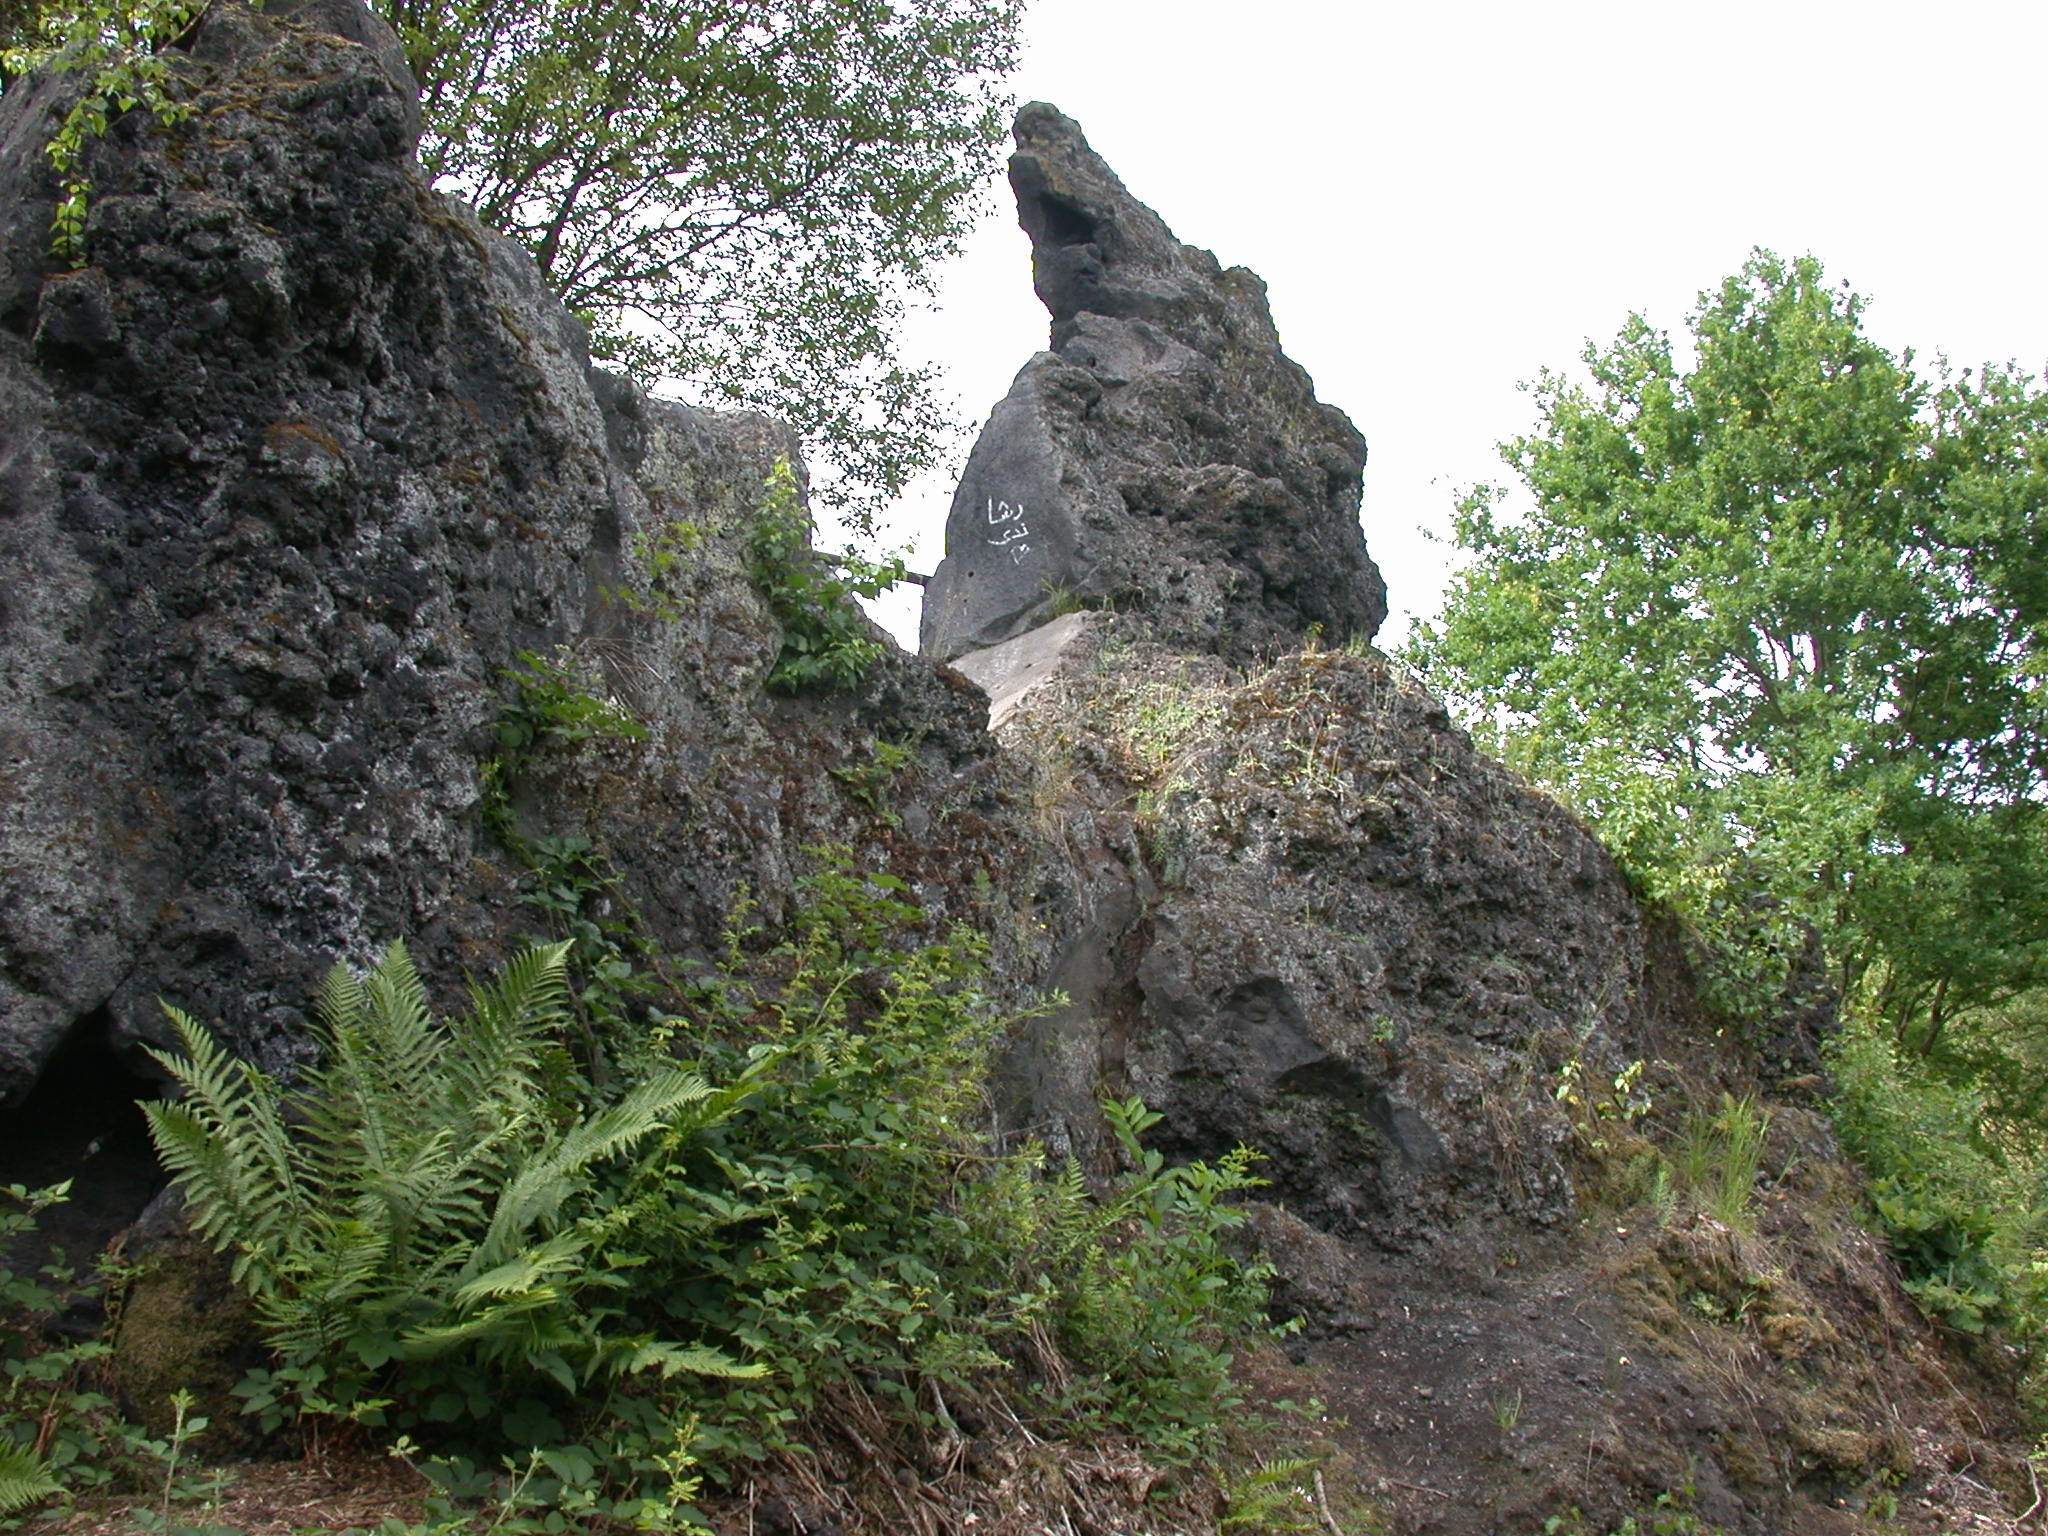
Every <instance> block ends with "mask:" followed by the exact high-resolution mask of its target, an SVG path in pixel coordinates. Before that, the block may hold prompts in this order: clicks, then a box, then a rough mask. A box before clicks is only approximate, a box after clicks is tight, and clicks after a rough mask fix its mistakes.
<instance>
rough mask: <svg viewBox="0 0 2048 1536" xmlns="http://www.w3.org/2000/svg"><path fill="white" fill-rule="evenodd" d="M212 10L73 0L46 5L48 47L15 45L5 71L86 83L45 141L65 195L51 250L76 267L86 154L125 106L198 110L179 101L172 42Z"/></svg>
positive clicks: (173, 112) (81, 249)
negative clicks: (168, 48)
mask: <svg viewBox="0 0 2048 1536" xmlns="http://www.w3.org/2000/svg"><path fill="white" fill-rule="evenodd" d="M204 9H205V6H204V4H203V3H201V0H72V3H66V4H57V5H51V6H46V7H44V8H42V11H41V15H42V34H43V36H42V41H41V46H39V47H33V48H22V49H10V50H8V51H7V52H6V53H5V54H4V55H0V69H4V70H5V72H6V74H7V75H8V76H10V77H13V76H19V75H24V74H27V73H29V72H30V71H32V70H34V71H48V72H51V73H60V74H75V75H78V76H80V77H81V78H82V79H83V80H84V82H85V84H84V87H83V89H82V90H81V91H80V92H79V94H78V97H77V99H76V100H75V101H73V102H72V104H71V108H70V110H69V111H67V112H66V113H65V114H64V121H63V122H61V123H59V124H58V125H57V131H56V133H55V134H54V135H52V137H51V139H50V142H49V143H48V144H47V145H46V146H45V153H47V154H48V156H49V159H50V164H51V166H52V167H53V168H54V169H55V171H56V172H57V179H58V183H59V185H60V187H61V188H62V194H61V196H60V197H59V199H58V202H57V212H56V215H55V217H54V218H53V219H52V220H51V226H50V244H51V249H52V250H53V251H54V253H55V254H56V255H57V256H58V258H59V259H61V260H63V261H65V262H67V263H68V264H69V265H71V266H73V267H82V266H84V265H85V258H86V251H85V220H86V213H87V209H88V204H89V201H90V199H91V195H92V178H91V177H90V176H89V175H88V174H87V173H86V170H85V156H86V152H87V150H88V149H90V148H91V146H92V145H93V143H94V142H95V141H96V140H98V139H99V138H101V137H102V136H103V135H104V134H105V133H106V131H107V124H108V123H109V122H111V121H112V120H113V119H114V117H116V116H117V115H119V114H120V113H123V112H131V111H134V110H136V109H137V108H143V109H146V110H148V111H149V112H150V113H151V114H152V115H153V116H154V117H155V118H156V120H157V121H158V122H160V123H164V124H167V125H168V124H172V123H178V122H182V121H184V120H185V119H187V118H189V117H190V116H191V115H192V108H191V106H190V104H189V103H187V102H185V101H182V100H180V99H179V97H178V94H177V87H176V82H175V81H174V79H173V78H172V75H171V70H170V64H169V61H168V60H167V59H166V58H165V56H164V53H163V49H164V47H165V45H167V44H169V43H171V42H173V41H175V40H176V39H177V38H178V37H180V36H181V35H183V34H184V32H185V31H186V30H187V29H188V28H189V27H190V26H191V25H192V22H193V19H194V18H195V17H197V16H198V14H199V13H200V12H201V11H202V10H204Z"/></svg>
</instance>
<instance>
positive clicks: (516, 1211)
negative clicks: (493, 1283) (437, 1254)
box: [471, 1072, 711, 1273]
mask: <svg viewBox="0 0 2048 1536" xmlns="http://www.w3.org/2000/svg"><path fill="white" fill-rule="evenodd" d="M710 1095H711V1088H710V1086H709V1085H708V1084H707V1083H706V1082H705V1081H704V1079H703V1078H701V1077H699V1076H698V1075H697V1074H696V1073H694V1072H665V1073H663V1074H662V1075H661V1076H660V1077H657V1078H654V1079H652V1080H650V1081H648V1082H645V1083H642V1084H641V1085H640V1086H639V1087H637V1088H635V1089H634V1090H633V1091H632V1092H631V1093H629V1094H627V1095H626V1097H625V1098H623V1099H621V1100H620V1101H619V1102H618V1103H616V1104H614V1105H612V1106H611V1108H609V1109H607V1110H605V1111H604V1112H603V1113H601V1114H598V1115H595V1116H593V1117H592V1118H591V1119H588V1120H584V1121H581V1122H579V1123H577V1124H576V1125H573V1126H571V1127H570V1128H569V1129H568V1130H567V1131H565V1132H564V1133H563V1134H562V1136H561V1138H560V1139H559V1140H557V1141H556V1142H555V1144H554V1145H553V1146H552V1147H550V1148H549V1149H548V1150H547V1151H546V1152H545V1153H544V1154H543V1155H541V1156H539V1157H536V1158H535V1159H533V1160H532V1161H531V1162H529V1163H528V1164H527V1165H526V1166H525V1167H523V1168H522V1169H520V1170H519V1172H518V1174H517V1176H516V1177H514V1178H513V1180H512V1182H511V1184H509V1185H508V1186H507V1187H506V1189H505V1192H504V1193H503V1194H502V1195H501V1196H500V1197H499V1199H498V1206H497V1209H496V1210H495V1211H494V1212H492V1215H491V1225H490V1229H489V1230H488V1231H487V1232H486V1233H485V1234H484V1237H483V1240H482V1241H481V1242H479V1243H478V1244H477V1247H476V1254H475V1257H474V1258H473V1259H472V1260H471V1267H472V1268H473V1269H474V1270H475V1271H476V1272H478V1273H481V1272H483V1271H485V1270H489V1269H492V1268H495V1267H496V1266H497V1265H499V1264H502V1263H504V1262H505V1261H506V1260H507V1259H509V1258H511V1256H512V1255H513V1253H514V1252H516V1251H517V1249H518V1248H519V1246H520V1245H521V1244H522V1243H524V1242H525V1240H526V1237H527V1234H528V1233H530V1232H532V1231H533V1230H534V1228H535V1227H536V1226H538V1225H540V1224H542V1223H543V1222H546V1221H549V1220H552V1219H553V1217H554V1215H555V1213H556V1212H557V1211H558V1210H559V1209H560V1208H561V1204H562V1201H563V1200H564V1199H565V1198H567V1196H568V1194H569V1193H570V1191H571V1190H572V1189H573V1188H574V1187H575V1184H576V1175H578V1174H580V1173H581V1172H582V1171H583V1170H584V1169H586V1168H588V1167H589V1166H590V1165H591V1164H592V1163H595V1162H599V1161H602V1160H603V1159H604V1158H607V1157H610V1156H612V1155H613V1154H614V1153H617V1152H622V1151H624V1150H626V1149H627V1148H628V1147H630V1146H632V1145H633V1144H634V1143H635V1142H638V1141H641V1140H643V1139H644V1138H646V1137H648V1136H651V1135H653V1134H654V1133H655V1132H656V1131H659V1130H661V1129H662V1128H663V1127H664V1126H665V1125H666V1124H667V1122H668V1119H669V1117H670V1116H671V1115H673V1114H674V1113H675V1111H677V1110H678V1109H680V1108H682V1107H684V1106H685V1105H688V1104H692V1103H696V1102H697V1101H699V1100H702V1099H706V1098H709V1097H710Z"/></svg>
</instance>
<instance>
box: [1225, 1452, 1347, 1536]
mask: <svg viewBox="0 0 2048 1536" xmlns="http://www.w3.org/2000/svg"><path fill="white" fill-rule="evenodd" d="M1315 1465H1316V1464H1315V1463H1314V1462H1313V1461H1311V1460H1308V1459H1306V1458H1303V1457H1298V1456H1292V1457H1284V1458H1281V1459H1278V1460H1272V1461H1265V1460H1261V1461H1259V1462H1256V1463H1255V1464H1253V1465H1252V1466H1250V1467H1247V1468H1246V1469H1245V1470H1244V1471H1242V1472H1239V1473H1236V1474H1235V1475H1233V1476H1229V1477H1226V1478H1225V1479H1224V1480H1223V1515H1222V1518H1221V1519H1219V1520H1218V1521H1217V1522H1216V1524H1217V1528H1218V1529H1219V1530H1225V1531H1243V1532H1246V1533H1248V1536H1269V1533H1272V1536H1278V1533H1282V1532H1301V1531H1321V1530H1322V1529H1323V1528H1324V1527H1323V1522H1322V1520H1321V1518H1320V1517H1319V1516H1318V1514H1317V1512H1316V1505H1315V1494H1314V1491H1313V1487H1312V1484H1311V1477H1312V1475H1313V1473H1314V1472H1315Z"/></svg>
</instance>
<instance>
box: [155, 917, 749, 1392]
mask: <svg viewBox="0 0 2048 1536" xmlns="http://www.w3.org/2000/svg"><path fill="white" fill-rule="evenodd" d="M568 953H569V946H568V945H567V944H553V945H546V946H542V947H538V948H534V949H531V950H528V951H526V952H525V953H523V954H521V955H519V956H518V957H516V958H515V959H514V960H513V961H512V962H511V964H510V965H508V966H507V967H506V969H505V971H504V973H503V975H502V976H501V977H500V978H499V979H498V980H497V981H496V982H495V983H493V984H491V985H488V986H474V987H472V989H471V1009H470V1012H469V1013H468V1014H467V1015H466V1016H465V1017H463V1018H461V1019H457V1020H454V1021H450V1022H448V1023H439V1022H436V1021H435V1019H434V1018H433V1016H432V1014H431V1013H430V1011H429V1009H428V1005H427V996H426V989H425V986H424V985H423V984H422V982H421V980H420V976H419V972H418V970H417V969H416V968H415V967H414V965H413V963H412V960H411V957H410V956H409V955H408V954H407V953H406V951H405V947H404V946H403V945H402V944H393V945H392V946H391V947H390V948H389V949H388V950H386V951H385V953H384V955H383V957H382V959H380V960H379V961H378V963H377V965H376V966H375V967H374V968H373V969H372V970H371V971H370V972H369V973H368V974H367V975H364V976H360V977H359V976H355V975H353V974H351V973H350V972H349V971H348V970H347V969H345V968H344V967H339V966H337V967H336V968H335V969H334V970H333V971H332V972H330V973H329V975H328V976H327V978H326V980H325V982H324V983H323V984H322V985H321V988H320V991H319V994H318V999H317V1003H316V1010H315V1011H316V1017H317V1021H318V1029H317V1033H318V1039H319V1043H320V1046H321V1051H322V1058H323V1060H322V1065H321V1066H320V1067H319V1068H317V1069H315V1070H313V1071H310V1072H308V1073H307V1074H306V1075H305V1080H304V1084H303V1086H302V1087H301V1088H300V1089H299V1090H298V1091H296V1092H293V1093H290V1094H286V1093H285V1092H284V1091H283V1090H281V1089H280V1088H279V1087H278V1085H277V1084H276V1083H275V1082H273V1081H272V1080H271V1079H269V1078H267V1077H265V1076H264V1075H263V1074H261V1073H259V1072H257V1071H256V1070H255V1069H253V1068H252V1067H249V1066H247V1065H245V1064H243V1063H240V1062H237V1061H235V1060H233V1059H232V1058H230V1057H229V1056H228V1055H227V1054H226V1053H225V1052H224V1051H223V1050H222V1049H221V1048H220V1046H219V1045H218V1044H217V1043H216V1042H215V1041H214V1040H213V1038H212V1036H211V1035H210V1034H208V1033H207V1031H206V1030H205V1029H203V1028H202V1027H201V1026H199V1025H198V1024H197V1023H196V1022H194V1021H193V1020H192V1019H191V1018H189V1017H188V1016H187V1015H185V1014H182V1013H180V1012H178V1011H177V1010H176V1009H172V1008H170V1007H169V1006H168V1005H166V1011H167V1012H168V1013H169V1014H170V1017H171V1020H172V1022H173V1024H174V1025H175V1027H176V1029H177V1032H178V1039H179V1043H180V1045H181V1046H182V1047H183V1049H182V1051H181V1052H178V1053H173V1052H159V1053H157V1060H158V1061H159V1062H161V1063H162V1065H163V1066H164V1068H165V1069H166V1070H167V1071H168V1072H169V1073H170V1074H171V1075H172V1077H173V1078H174V1079H175V1080H176V1081H177V1082H178V1084H179V1085H180V1086H181V1087H182V1088H183V1089H184V1098H183V1099H182V1100H180V1101H177V1102H168V1103H156V1104H146V1105H144V1106H143V1109H144V1112H145V1113H146V1114H147V1116H148V1117H149V1125H150V1133H151V1135H152V1137H153V1138H154V1139H155V1141H156V1144H157V1149H158V1152H159V1155H160V1156H161V1157H162V1159H163V1161H164V1165H165V1167H166V1168H167V1169H169V1170H170V1172H171V1173H172V1174H173V1175H174V1176H175V1177H176V1178H177V1179H178V1181H179V1182H180V1183H181V1184H182V1185H183V1186H184V1189H185V1192H186V1196H187V1199H188V1201H189V1203H190V1205H191V1208H192V1210H193V1213H194V1224H195V1226H196V1227H197V1229H198V1230H199V1232H200V1233H201V1234H202V1235H203V1236H205V1237H206V1238H207V1239H208V1240H209V1241H211V1242H213V1243H214V1244H215V1246H216V1247H218V1248H221V1249H223V1250H232V1251H233V1252H234V1255H235V1259H234V1266H235V1268H234V1272H235V1277H236V1279H237V1281H238V1282H239V1283H240V1284H242V1285H243V1286H244V1287H245V1288H246V1289H248V1290H249V1292H250V1293H251V1294H252V1295H253V1296H254V1297H255V1298H256V1300H257V1304H258V1314H259V1316H260V1317H261V1319H262V1321H263V1325H264V1328H265V1330H266V1334H267V1337H268V1339H269V1342H270V1344H271V1346H272V1347H273V1348H274V1349H275V1350H276V1351H277V1352H278V1354H279V1355H280V1356H281V1357H282V1360H283V1363H284V1365H285V1366H286V1367H287V1368H288V1371H289V1370H296V1371H298V1372H299V1378H295V1379H317V1381H318V1382H319V1383H320V1385H321V1389H322V1394H323V1402H324V1403H325V1404H326V1405H327V1406H340V1407H343V1408H346V1407H347V1406H348V1403H349V1402H350V1401H351V1400H355V1401H364V1400H366V1399H367V1394H368V1393H369V1391H370V1389H371V1387H372V1385H373V1381H374V1379H375V1378H378V1377H379V1375H380V1373H384V1372H385V1368H386V1367H391V1368H393V1369H398V1370H401V1371H402V1369H403V1367H404V1364H405V1363H406V1362H422V1361H451V1360H454V1361H461V1362H465V1363H466V1364H467V1365H469V1366H471V1367H475V1368H480V1369H484V1370H486V1371H487V1372H497V1373H500V1374H504V1373H509V1374H510V1375H511V1376H514V1377H516V1376H519V1375H522V1374H524V1375H529V1376H536V1377H539V1378H542V1379H546V1380H551V1381H554V1382H556V1383H558V1384H559V1385H561V1386H562V1387H563V1388H564V1390H574V1389H575V1388H576V1386H577V1385H579V1384H580V1383H581V1382H585V1381H588V1380H590V1379H591V1378H593V1377H595V1376H598V1375H601V1374H620V1373H624V1372H630V1371H638V1370H648V1371H658V1372H660V1373H662V1374H664V1375H667V1374H671V1373H673V1372H674V1371H676V1370H679V1369H680V1370H690V1371H696V1372H700V1373H707V1374H717V1375H745V1374H750V1370H749V1368H748V1367H745V1366H742V1365H741V1364H739V1363H738V1362H736V1361H733V1360H731V1359H729V1358H727V1357H726V1356H724V1355H722V1354H720V1353H718V1352H717V1351H715V1350H711V1349H707V1348H703V1347H701V1346H691V1345H685V1344H679V1343H672V1342H668V1341H662V1340H656V1339H652V1338H649V1337H647V1336H645V1335H644V1334H633V1335H628V1336H614V1334H613V1332H612V1328H613V1325H614V1321H615V1319H614V1313H613V1311H612V1309H610V1308H608V1307H607V1306H605V1305H603V1304H601V1297H602V1295H603V1294H604V1293H605V1292H606V1291H608V1290H612V1289H616V1287H617V1283H618V1282H617V1281H616V1280H615V1278H614V1277H613V1276H612V1275H611V1273H610V1271H609V1266H608V1264H606V1263H605V1262H603V1261H602V1258H601V1256H600V1255H598V1254H597V1253H595V1252H594V1247H593V1245H594V1242H595V1241H596V1239H597V1238H598V1237H599V1236H600V1235H601V1234H602V1231H603V1224H602V1223H601V1222H598V1221H595V1220H591V1219H588V1218H585V1217H580V1216H578V1215H577V1214H576V1212H577V1210H578V1208H579V1206H580V1203H581V1202H584V1201H586V1200H587V1198H588V1196H589V1195H590V1193H591V1187H592V1180H593V1177H594V1170H596V1169H597V1168H598V1167H599V1166H600V1165H601V1164H604V1163H606V1162H608V1161H609V1160H612V1159H615V1158H618V1157H621V1156H624V1155H627V1154H630V1153H632V1152H633V1151H635V1150H636V1149H637V1148H640V1147H641V1146H643V1145H645V1144H647V1143H649V1142H650V1141H651V1140H652V1139H653V1138H655V1137H656V1136H657V1135H658V1134H661V1133H666V1136H665V1138H664V1143H667V1142H673V1141H675V1140H677V1139H679V1138H681V1137H684V1136H688V1135H691V1134H694V1133H695V1132H696V1131H697V1130H699V1129H701V1128H702V1127H703V1126H704V1125H706V1124H709V1123H711V1122H712V1121H713V1120H714V1119H718V1118H723V1117H725V1116H727V1115H730V1114H732V1113H733V1112H734V1111H736V1110H737V1109H738V1108H739V1107H740V1105H741V1104H742V1103H744V1101H745V1098H746V1095H747V1092H748V1091H750V1087H749V1085H747V1084H734V1085H730V1086H729V1087H728V1088H727V1089H725V1090H720V1091H717V1092H714V1090H713V1089H712V1088H711V1087H710V1085H709V1084H707V1083H706V1082H705V1081H704V1079H703V1078H702V1077H700V1076H698V1075H697V1074H695V1073H693V1072H685V1071H681V1070H668V1071H665V1072H662V1073H661V1074H659V1075H658V1076H656V1077H654V1078H652V1079H651V1080H649V1081H647V1082H644V1083H641V1084H639V1085H638V1086H637V1087H635V1088H634V1089H632V1091H630V1092H629V1093H628V1094H627V1095H626V1096H625V1097H624V1098H623V1099H621V1100H620V1101H619V1102H618V1103H616V1104H613V1105H611V1106H609V1107H608V1108H604V1109H602V1110H599V1111H598V1112H596V1113H594V1114H591V1115H587V1116H582V1117H575V1118H569V1119H566V1121H565V1119H564V1116H563V1115H562V1114H561V1112H560V1110H559V1109H557V1108H555V1107H552V1106H551V1105H550V1104H549V1102H548V1099H547V1095H546V1093H545V1090H544V1088H543V1086H542V1082H541V1076H540V1074H541V1065H542V1061H543V1057H544V1053H545V1050H546V1048H547V1042H548V1037H549V1034H550V1032H551V1031H552V1030H553V1029H555V1028H556V1027H557V1026H558V1025H559V1024H560V1023H561V1021H562V1019H563V1017H564V1004H565V998H566V989H565V985H564V980H563V972H564V967H565V965H566V962H567V958H568ZM287 1126H292V1127H295V1130H287ZM394 1362H395V1363H396V1364H395V1365H394ZM315 1367H317V1368H318V1369H317V1370H314V1369H312V1368H315ZM387 1374H388V1373H387Z"/></svg>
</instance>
